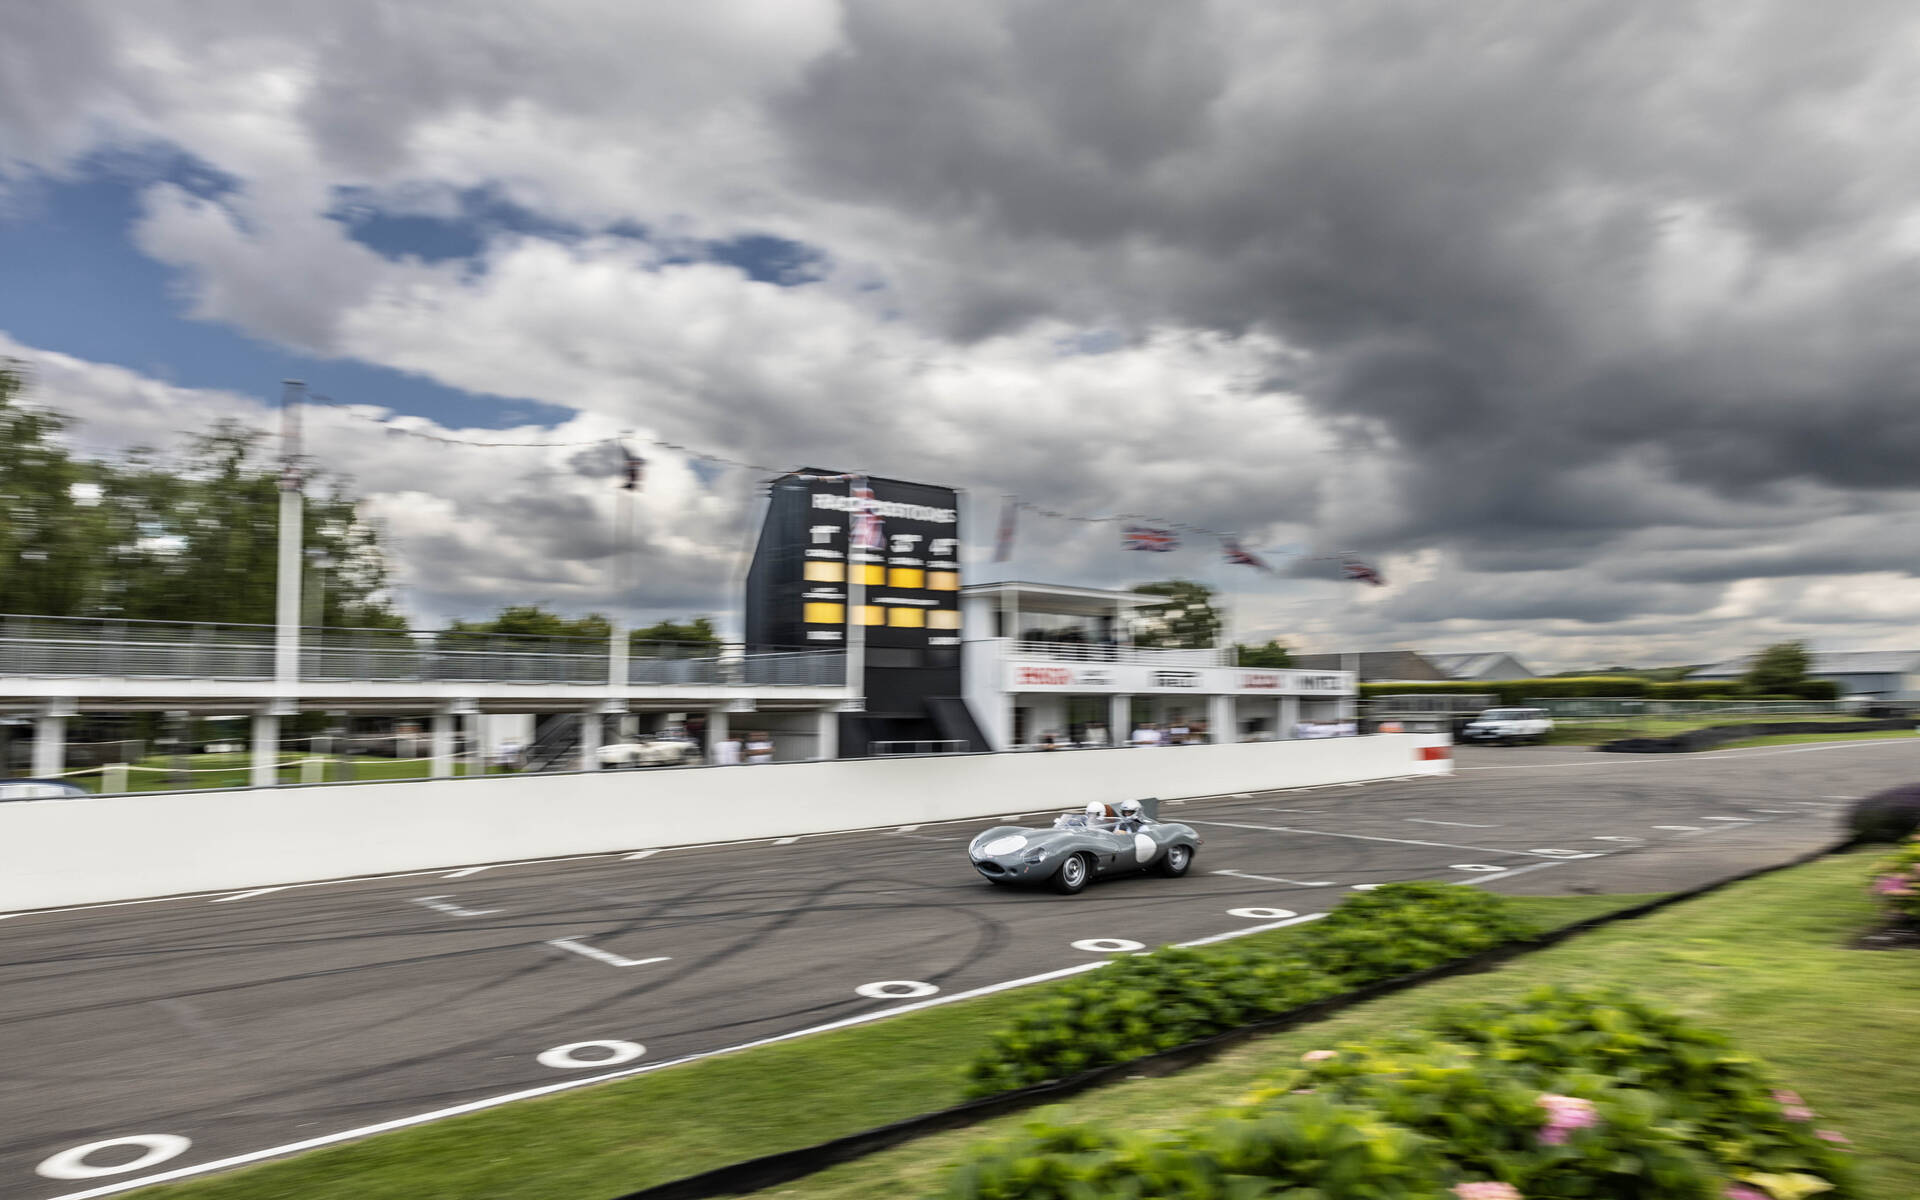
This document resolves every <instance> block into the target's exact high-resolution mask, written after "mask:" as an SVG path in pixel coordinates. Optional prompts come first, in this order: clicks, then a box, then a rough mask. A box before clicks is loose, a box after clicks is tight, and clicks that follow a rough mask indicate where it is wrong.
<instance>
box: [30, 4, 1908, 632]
mask: <svg viewBox="0 0 1920 1200" xmlns="http://www.w3.org/2000/svg"><path fill="white" fill-rule="evenodd" d="M0 28H4V30H5V31H6V34H7V36H6V37H5V39H4V40H0V272H3V273H4V278H5V282H6V286H5V287H4V288H0V352H4V353H7V354H10V355H12V356H14V357H17V358H21V359H24V360H26V361H27V362H28V363H29V364H30V365H31V368H32V371H33V375H34V378H35V384H36V389H37V394H38V395H39V397H40V398H41V399H43V400H46V401H48V402H51V403H55V404H59V405H61V406H63V407H66V408H68V409H69V410H70V411H73V412H74V413H76V414H77V415H79V416H81V417H82V418H84V419H85V422H86V424H85V425H84V426H83V427H82V429H81V430H80V431H79V433H78V434H77V435H76V441H77V442H78V443H80V444H82V445H83V447H86V448H90V449H95V450H111V449H112V448H113V447H115V446H119V445H124V444H126V443H127V442H129V441H134V440H148V441H152V440H157V439H161V438H164V437H166V436H168V435H170V434H172V433H175V432H178V431H184V430H189V429H192V428H195V427H197V426H199V425H201V424H203V423H204V422H205V420H207V419H210V418H211V417H213V416H215V415H232V416H238V417H240V418H242V419H246V420H252V421H258V422H261V423H263V424H268V423H270V422H271V415H270V413H269V412H268V409H269V407H270V403H271V400H272V398H273V397H274V395H275V394H276V392H277V381H278V379H279V378H280V377H281V376H283V375H286V374H290V373H293V374H299V375H302V376H304V377H306V378H308V379H309V380H310V381H312V383H313V385H314V387H315V389H316V390H317V391H320V392H323V393H325V394H327V395H329V396H331V397H333V398H334V399H335V400H337V401H340V402H343V403H351V404H356V405H360V406H364V407H362V408H359V409H357V410H355V411H358V412H360V413H361V414H363V415H374V416H382V415H387V414H403V415H406V416H408V417H410V418H413V424H414V425H415V427H417V428H420V429H422V430H429V431H439V432H447V431H456V432H457V435H458V436H465V437H485V436H492V437H507V436H510V435H508V434H506V433H501V432H499V431H501V430H515V431H517V433H516V434H514V435H511V436H520V435H524V437H525V438H527V439H531V438H548V439H552V440H591V439H594V438H600V437H605V436H610V435H614V434H618V433H621V432H623V431H633V433H634V435H635V436H637V437H639V438H661V439H665V440H669V441H673V442H678V443H683V444H686V445H689V446H696V447H700V448H703V449H708V450H711V451H713V452H715V453H719V454H723V455H726V456H728V457H732V458H736V459H741V460H745V461H748V462H757V463H772V464H780V465H786V464H798V463H801V462H813V463H819V464H824V465H830V466H846V467H851V468H858V469H866V470H870V471H873V472H875V473H882V474H892V475H898V476H903V477H907V478H915V479H925V480H928V481H933V482H943V483H953V484H957V485H961V486H964V487H966V488H968V489H969V491H970V493H971V495H972V496H973V497H974V498H975V500H976V504H975V505H974V506H973V507H974V510H975V512H976V514H977V519H976V520H975V526H974V529H973V533H974V535H975V539H976V542H977V543H978V544H977V546H976V550H978V551H980V552H981V554H982V557H984V552H985V546H984V541H985V539H986V537H987V536H988V534H989V527H990V526H991V524H992V520H993V516H992V509H993V507H994V505H995V504H996V503H997V500H996V498H997V497H998V496H999V495H1001V494H1003V493H1008V492H1012V493H1017V494H1019V495H1020V496H1022V497H1024V498H1027V499H1030V500H1031V501H1033V502H1034V503H1036V504H1040V505H1043V506H1046V507H1051V508H1055V509H1061V510H1068V511H1075V512H1087V513H1102V512H1114V511H1125V510H1132V511H1152V512H1159V513H1164V514H1165V515H1167V516H1168V517H1171V518H1174V519H1178V520H1184V521H1190V522H1195V523H1198V524H1202V525H1207V526H1212V527H1216V528H1222V529H1231V530H1236V531H1238V532H1240V533H1241V534H1242V535H1243V540H1244V541H1245V542H1246V543H1247V544H1248V545H1249V546H1252V547H1255V548H1257V549H1262V550H1271V551H1273V552H1275V556H1276V558H1277V559H1279V560H1280V561H1282V562H1283V563H1285V564H1286V568H1285V570H1284V571H1283V573H1282V574H1281V575H1280V576H1279V577H1276V578H1272V579H1268V578H1263V577H1260V576H1258V575H1255V574H1254V573H1253V572H1251V571H1248V570H1246V569H1245V568H1227V567H1225V566H1224V565H1222V564H1219V563H1217V562H1215V561H1214V556H1213V555H1212V554H1211V553H1210V552H1207V551H1205V550H1198V549H1196V550H1186V551H1182V552H1181V553H1178V554H1173V555H1165V556H1153V557H1149V556H1145V555H1123V554H1121V553H1120V552H1119V551H1118V550H1117V549H1115V548H1114V546H1115V537H1114V535H1113V532H1112V531H1111V529H1108V528H1106V527H1091V528H1089V527H1086V526H1079V525H1067V524H1060V523H1054V522H1046V521H1041V520H1037V519H1035V520H1029V521H1027V522H1026V523H1025V524H1024V526H1023V530H1022V533H1023V538H1022V542H1021V552H1020V558H1019V560H1018V562H1017V563H1016V564H1015V567H1016V569H1017V571H1018V573H1019V574H1021V575H1023V576H1028V577H1039V578H1044V579H1051V580H1058V581H1063V582H1076V583H1088V584H1109V583H1119V582H1125V581H1128V580H1132V579H1140V578H1148V577H1152V576H1154V575H1159V574H1165V573H1171V572H1175V571H1178V572H1182V573H1187V574H1192V575H1196V576H1198V577H1200V578H1203V579H1206V580H1208V581H1210V582H1213V583H1215V584H1218V585H1222V586H1227V587H1230V589H1231V590H1232V593H1233V595H1234V600H1235V603H1234V622H1235V626H1236V632H1238V633H1240V634H1241V635H1242V636H1252V635H1259V636H1266V635H1278V636H1280V637H1282V638H1285V639H1287V640H1289V641H1292V642H1294V643H1295V644H1297V645H1301V646H1303V647H1306V648H1314V649H1328V648H1333V647H1334V646H1335V645H1337V644H1340V643H1347V642H1352V641H1358V642H1360V643H1361V644H1364V645H1366V646H1368V647H1370V648H1384V647H1386V646H1389V645H1407V646H1415V647H1420V648H1424V649H1428V650H1434V651H1452V650H1474V649H1504V650H1511V651H1514V652H1516V653H1518V654H1519V655H1520V656H1521V657H1522V658H1524V659H1527V660H1528V661H1530V662H1531V663H1533V664H1534V665H1536V666H1539V667H1557V666H1574V665H1592V664H1598V663H1604V662H1612V661H1631V662H1644V663H1652V662H1698V661H1706V660H1710V659H1714V658H1717V657H1720V656H1722V655H1725V654H1730V653H1735V652H1739V651H1742V650H1744V649H1747V648H1750V647H1752V646H1754V645H1756V644H1759V643H1762V642H1766V641H1771V640H1778V639H1780V638H1783V637H1789V636H1795V637H1804V638H1807V639H1809V640H1811V641H1813V642H1815V643H1816V644H1818V645H1820V646H1823V647H1826V648H1832V649H1851V648H1874V647H1886V648H1895V647H1899V648H1906V647H1911V646H1913V645H1916V644H1920V634H1916V633H1915V632H1914V624H1915V618H1916V617H1917V616H1920V584H1916V582H1915V580H1914V577H1913V573H1912V571H1913V565H1914V563H1915V562H1916V561H1917V552H1920V520H1917V519H1916V516H1915V505H1914V499H1915V488H1916V485H1917V484H1920V469H1916V462H1917V461H1920V396H1917V395H1916V391H1917V390H1920V371H1916V367H1920V362H1916V359H1920V339H1916V338H1915V337H1914V336H1913V335H1912V334H1911V333H1910V331H1909V328H1908V325H1909V322H1910V321H1911V320H1912V317H1913V300H1914V297H1915V296H1916V294H1920V292H1917V289H1916V285H1920V267H1917V265H1916V252H1920V198H1917V197H1920V189H1916V187H1915V186H1914V185H1915V184H1916V183H1920V164H1916V162H1915V161H1914V160H1915V156H1916V154H1920V149H1916V147H1920V138H1916V136H1915V134H1916V132H1920V130H1916V128H1915V127H1916V126H1917V125H1920V94H1916V93H1920V83H1916V80H1920V69H1917V68H1920V61H1916V60H1917V59H1920V54H1916V51H1915V47H1916V45H1920V40H1917V37H1916V35H1920V10H1915V9H1914V8H1913V7H1912V6H1911V5H1910V4H1896V3H1881V2H1879V0H1850V2H1849V3H1847V4H1845V5H1843V6H1829V5H1812V4H1807V3H1804V2H1800V0H1782V2H1770V0H1737V2H1735V0H1729V2H1718V0H1713V2H1705V0H1702V2H1690V0H1658V2H1636V0H1593V2H1589V0H1556V2H1555V3H1552V4H1514V3H1504V2H1494V0H1481V2H1477V3H1476V2H1471V0H1470V2H1467V3H1451V4H1438V3H1433V4H1428V3H1407V2H1405V0H1378V2H1375V0H1337V2H1335V0H1326V2H1324V3H1321V2H1305V3H1295V4H1272V3H1264V2H1260V0H1246V2H1227V0H1222V2H1216V3H1186V4H1161V3H1144V2H1143V3H1113V2H1111V0H1034V2H1031V3H998V2H990V0H953V2H929V0H915V2H913V3H902V2H899V0H891V2H887V3H850V2H849V3H832V2H829V0H703V2H702V3H699V4H670V5H637V4H624V3H612V2H605V3H589V2H585V0H580V2H573V3H562V2H533V0H514V2H511V3H508V2H494V0H464V2H463V3H460V4H455V5H427V4H406V5H402V4H386V3H374V2H370V0H335V2H333V3H329V4H325V5H298V6H296V5H262V4H258V3H253V2H242V0H126V2H124V3H106V2H93V0H64V2H63V3H59V4H47V3H41V2H40V0H0ZM313 426H314V445H315V450H316V454H317V456H318V457H319V459H320V461H321V462H322V464H323V465H326V466H330V467H333V468H334V469H337V470H342V471H347V472H350V473H352V474H353V476H354V477H355V478H356V480H357V481H358V483H359V486H360V487H361V489H362V490H363V491H364V492H365V493H366V494H367V495H368V496H369V511H370V512H372V513H373V514H375V515H377V516H378V517H379V518H380V519H381V520H382V521H383V522H385V524H386V525H387V527H388V529H389V530H390V531H391V534H392V537H393V542H394V546H395V548H396V550H397V552H398V554H399V556H400V567H401V578H402V581H403V588H402V593H401V597H402V600H403V602H404V603H405V604H406V606H407V607H408V608H409V609H411V610H412V611H413V613H414V614H415V615H416V616H417V617H419V618H420V619H421V620H422V621H434V620H438V619H441V618H444V617H446V616H449V615H455V614H466V615H474V614H476V613H478V612H481V611H484V610H487V609H490V608H492V607H494V606H496V605H498V604H500V603H504V602H510V601H517V600H525V599H542V600H545V601H547V602H549V603H552V604H555V605H557V606H560V607H563V608H568V609H573V610H584V609H587V608H593V607H599V608H606V607H609V606H611V605H614V604H615V603H616V600H615V597H614V596H613V595H612V593H611V592H610V588H611V582H612V576H613V573H612V571H611V569H610V559H609V554H610V551H611V548H612V544H613V543H612V536H611V530H612V520H613V518H612V500H613V497H612V491H611V482H610V480H609V478H608V477H607V475H606V474H605V472H607V471H610V470H612V463H611V461H610V459H608V458H607V457H606V456H604V455H601V454H598V453H594V452H586V453H582V452H581V451H580V450H579V449H577V448H572V449H568V448H558V449H552V450H526V451H504V450H467V449H456V448H448V447H442V446H438V445H435V444H433V443H428V442H424V441H417V440H412V439H406V438H400V437H394V436H391V435H387V434H384V433H382V432H381V431H380V430H378V429H377V428H376V427H375V426H374V425H372V424H369V423H367V422H366V421H364V420H360V419H356V418H355V417H354V416H352V415H351V414H350V413H345V412H332V413H319V414H316V415H315V418H314V421H313ZM654 457H655V467H654V470H653V473H652V477H651V479H650V483H649V490H648V492H647V493H646V495H645V497H644V498H643V500H642V502H641V512H640V524H641V534H640V538H639V541H640V550H639V555H638V556H639V558H640V563H639V564H638V566H637V570H636V571H635V572H634V573H635V574H636V575H637V576H638V578H639V580H640V582H639V585H638V589H637V590H635V591H632V592H631V593H630V594H628V595H625V596H623V597H620V598H619V600H618V605H619V607H621V608H622V609H623V611H626V612H627V613H629V614H630V615H634V616H640V615H668V614H673V613H685V612H689V611H715V612H721V611H725V610H726V609H727V608H730V607H731V599H730V597H731V594H732V590H733V588H734V587H735V586H736V581H737V576H738V573H739V567H740V554H741V547H742V546H743V545H744V544H745V542H746V539H747V536H748V530H749V528H750V525H751V523H752V520H753V515H754V514H753V510H752V495H753V489H754V482H755V478H756V477H755V476H754V475H753V473H751V472H747V471H741V470H733V469H724V470H713V469H709V468H706V467H702V466H698V465H696V464H693V463H690V462H688V461H687V460H685V459H684V458H682V457H680V456H677V455H674V454H670V453H661V454H657V455H655V456H654ZM1342 551H1345V552H1353V553H1358V554H1360V555H1362V556H1364V557H1367V558H1369V559H1371V560H1374V561H1377V562H1378V563H1379V564H1380V566H1381V567H1382V569H1383V570H1384V571H1385V573H1386V574H1387V576H1388V578H1389V579H1390V580H1391V581H1392V582H1391V586H1390V587H1388V588H1385V589H1355V588H1353V587H1352V586H1350V585H1342V584H1340V583H1339V582H1337V581H1336V580H1335V579H1334V578H1333V570H1332V565H1331V564H1329V563H1326V562H1319V561H1315V560H1314V558H1313V556H1314V555H1320V554H1329V553H1335V552H1342ZM993 569H994V568H992V567H991V565H990V564H986V563H980V564H979V565H978V566H977V568H976V571H975V576H974V577H975V578H982V577H985V575H986V573H987V572H989V571H992V570H993Z"/></svg>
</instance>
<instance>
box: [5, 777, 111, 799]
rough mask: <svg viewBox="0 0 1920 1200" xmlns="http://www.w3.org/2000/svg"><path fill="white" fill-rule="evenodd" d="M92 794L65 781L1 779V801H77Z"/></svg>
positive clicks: (77, 785)
mask: <svg viewBox="0 0 1920 1200" xmlns="http://www.w3.org/2000/svg"><path fill="white" fill-rule="evenodd" d="M91 795H93V793H92V792H89V791H88V790H87V789H85V788H83V787H81V786H80V785H79V784H77V783H68V782H67V781H66V780H64V779H0V801H5V800H75V799H78V798H80V797H82V796H91Z"/></svg>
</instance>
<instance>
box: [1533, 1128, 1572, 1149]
mask: <svg viewBox="0 0 1920 1200" xmlns="http://www.w3.org/2000/svg"><path fill="white" fill-rule="evenodd" d="M1540 1144H1541V1145H1543V1146H1564V1145H1566V1144H1567V1131H1566V1129H1565V1128H1563V1127H1562V1126H1559V1125H1548V1126H1547V1127H1546V1128H1544V1129H1542V1130H1541V1131H1540Z"/></svg>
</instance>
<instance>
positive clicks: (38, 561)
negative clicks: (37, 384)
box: [0, 360, 103, 616]
mask: <svg viewBox="0 0 1920 1200" xmlns="http://www.w3.org/2000/svg"><path fill="white" fill-rule="evenodd" d="M25 390H26V379H25V376H24V373H23V372H22V371H21V369H20V365H19V364H18V363H15V362H12V361H10V360H0V446H4V447H5V448H6V449H5V453H4V454H0V612H7V613H25V614H32V615H37V616H77V615H79V614H81V613H83V612H85V611H86V610H87V608H88V605H89V602H90V601H91V600H92V599H93V598H94V596H95V595H96V594H97V592H98V591H99V588H100V574H101V563H100V551H101V542H102V528H103V522H102V521H101V515H100V513H99V511H98V508H99V504H98V500H99V492H98V487H97V484H96V483H95V482H94V478H93V473H92V471H91V470H90V469H89V467H88V465H87V464H86V463H83V462H79V461H76V460H75V459H74V458H73V457H72V456H70V455H69V454H68V453H67V452H66V449H65V448H64V447H62V446H61V445H60V444H59V443H58V442H56V441H54V440H53V439H54V437H55V435H57V434H59V433H60V431H61V430H63V429H65V428H66V427H67V425H68V421H67V418H66V417H64V416H62V415H61V414H59V413H57V412H53V411H51V410H48V409H42V408H36V407H32V406H29V405H27V404H25V403H23V402H22V400H21V395H22V393H23V392H24V391H25Z"/></svg>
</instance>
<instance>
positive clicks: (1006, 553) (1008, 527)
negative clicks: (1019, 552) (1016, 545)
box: [993, 496, 1020, 563]
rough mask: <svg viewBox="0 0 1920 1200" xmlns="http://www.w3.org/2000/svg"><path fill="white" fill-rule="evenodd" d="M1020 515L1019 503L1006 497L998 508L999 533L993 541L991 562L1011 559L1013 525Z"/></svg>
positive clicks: (1010, 497)
mask: <svg viewBox="0 0 1920 1200" xmlns="http://www.w3.org/2000/svg"><path fill="white" fill-rule="evenodd" d="M1019 515H1020V501H1018V500H1016V499H1014V498H1013V497H1012V496H1008V497H1007V498H1006V499H1005V500H1004V501H1003V502H1002V504H1001V507H1000V532H999V534H998V536H996V537H995V538H994V539H993V561H995V562H997V563H999V562H1006V561H1007V560H1008V559H1010V558H1012V557H1013V523H1014V520H1015V519H1016V518H1017V517H1018V516H1019Z"/></svg>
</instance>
